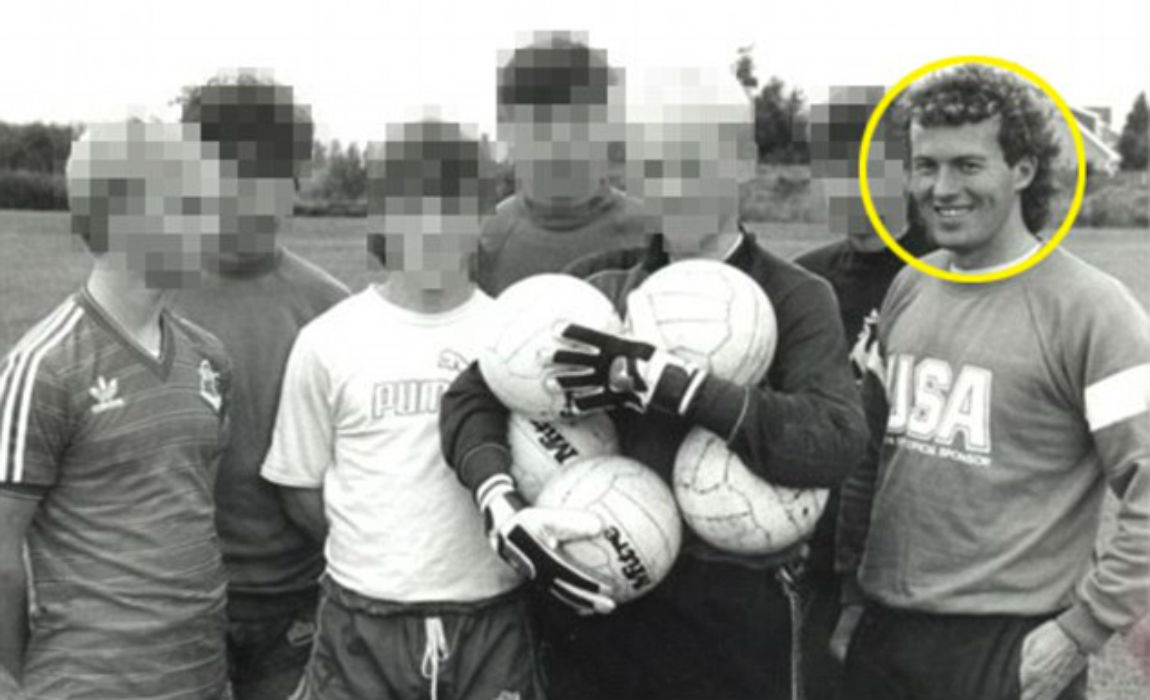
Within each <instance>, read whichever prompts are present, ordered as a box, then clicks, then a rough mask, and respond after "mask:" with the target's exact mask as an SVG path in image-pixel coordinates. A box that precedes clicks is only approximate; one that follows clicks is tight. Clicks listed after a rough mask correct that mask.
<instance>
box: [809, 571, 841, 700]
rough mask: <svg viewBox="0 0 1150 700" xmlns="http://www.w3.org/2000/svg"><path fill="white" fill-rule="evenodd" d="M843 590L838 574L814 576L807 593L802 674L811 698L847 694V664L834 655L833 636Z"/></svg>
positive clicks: (833, 698)
mask: <svg viewBox="0 0 1150 700" xmlns="http://www.w3.org/2000/svg"><path fill="white" fill-rule="evenodd" d="M841 595H842V593H841V590H840V586H839V579H838V577H837V576H834V575H833V574H831V575H826V574H823V575H819V576H812V577H810V578H809V579H808V581H807V586H806V587H805V589H804V595H803V633H802V650H803V652H802V677H803V682H802V685H803V692H804V694H805V697H806V698H807V700H836V699H837V698H840V697H843V694H842V675H843V665H842V663H840V662H839V661H838V660H837V659H835V658H834V657H833V656H831V651H830V643H831V635H832V634H833V633H834V631H835V625H836V624H838V620H839V613H840V611H841V610H842V605H841V603H840V598H841Z"/></svg>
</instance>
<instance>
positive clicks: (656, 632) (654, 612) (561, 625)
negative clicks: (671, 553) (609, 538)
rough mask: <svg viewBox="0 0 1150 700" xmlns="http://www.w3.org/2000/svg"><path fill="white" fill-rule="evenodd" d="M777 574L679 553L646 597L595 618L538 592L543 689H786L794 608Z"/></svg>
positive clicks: (748, 693) (639, 697) (584, 699)
mask: <svg viewBox="0 0 1150 700" xmlns="http://www.w3.org/2000/svg"><path fill="white" fill-rule="evenodd" d="M780 575H781V574H780V571H779V570H777V569H771V570H763V569H750V568H746V567H743V566H740V565H737V564H732V563H726V562H712V561H705V560H702V559H697V558H695V557H691V556H682V557H680V558H679V560H678V561H677V562H676V563H675V567H674V568H673V569H672V570H671V573H670V574H669V575H668V577H667V579H666V580H664V581H663V582H662V583H660V584H659V586H658V587H657V588H655V589H654V590H653V591H651V593H649V594H648V595H647V596H645V597H643V598H640V599H638V600H636V601H632V602H630V603H627V604H625V605H622V606H620V607H619V608H618V609H617V610H616V611H615V612H614V613H612V614H611V615H607V616H603V617H597V618H593V619H581V618H578V617H576V616H574V615H571V614H568V613H566V612H565V611H564V610H562V609H561V608H560V607H559V606H558V604H557V603H554V602H552V601H550V600H548V599H546V598H544V597H542V596H538V595H537V596H536V610H537V612H538V614H539V616H540V628H541V634H542V636H543V638H544V674H545V676H546V678H547V682H548V686H547V693H548V696H549V697H551V698H554V699H555V700H567V699H570V700H595V699H597V698H603V699H607V698H630V699H632V700H644V699H646V698H681V699H685V700H687V699H691V698H701V699H705V700H738V699H743V698H754V699H755V700H773V699H776V698H778V699H783V698H791V696H792V691H793V689H792V678H793V677H794V667H793V666H792V664H795V663H797V661H798V653H797V652H798V650H797V646H798V645H797V641H798V640H797V635H796V634H794V632H795V629H796V628H795V624H794V623H795V622H796V621H797V618H798V616H799V614H800V610H799V604H798V602H797V599H796V597H795V595H796V594H794V593H793V589H791V588H789V587H788V586H787V585H785V584H784V583H783V581H781V580H780Z"/></svg>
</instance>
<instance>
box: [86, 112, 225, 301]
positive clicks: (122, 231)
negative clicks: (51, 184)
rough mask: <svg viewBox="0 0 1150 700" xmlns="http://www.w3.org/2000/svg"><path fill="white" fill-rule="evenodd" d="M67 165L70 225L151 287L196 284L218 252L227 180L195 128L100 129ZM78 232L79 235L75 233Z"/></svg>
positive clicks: (133, 126) (137, 125)
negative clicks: (221, 213) (80, 229)
mask: <svg viewBox="0 0 1150 700" xmlns="http://www.w3.org/2000/svg"><path fill="white" fill-rule="evenodd" d="M94 131H95V132H96V133H95V135H94V136H93V138H92V139H91V140H89V141H87V142H86V143H85V142H81V145H78V146H77V147H75V148H74V149H73V158H72V160H71V161H70V162H69V166H68V181H69V190H70V205H71V208H72V214H73V225H74V226H77V225H80V226H82V227H83V228H84V229H85V231H86V233H87V235H88V236H89V237H90V240H91V241H92V242H93V248H94V249H95V250H101V251H103V252H104V254H105V255H106V256H108V259H109V260H110V261H111V262H113V263H114V264H118V265H120V266H121V267H122V268H124V269H127V270H129V271H131V272H133V273H136V274H142V276H143V279H144V283H145V285H146V286H147V287H149V288H153V289H173V288H187V287H194V286H195V285H196V284H198V280H199V278H200V274H201V270H202V268H203V264H204V261H205V259H206V257H207V256H209V255H213V254H215V253H216V252H217V251H218V249H219V234H220V211H221V206H222V201H223V197H222V176H221V168H220V162H219V161H218V160H216V159H215V158H214V157H212V156H211V155H210V154H209V153H207V151H210V150H211V149H209V148H207V147H205V145H204V144H202V143H201V142H200V141H199V139H198V135H197V133H195V131H196V130H195V129H194V128H189V127H177V126H171V125H165V124H146V125H145V124H142V123H134V124H123V125H113V126H111V127H107V128H105V127H97V128H95V129H94ZM78 232H79V231H78Z"/></svg>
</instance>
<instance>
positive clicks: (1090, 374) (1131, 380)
mask: <svg viewBox="0 0 1150 700" xmlns="http://www.w3.org/2000/svg"><path fill="white" fill-rule="evenodd" d="M1106 282H1109V283H1110V284H1103V285H1100V286H1099V288H1098V289H1097V290H1096V291H1095V293H1094V294H1093V295H1092V297H1091V298H1090V300H1089V301H1088V302H1087V303H1085V304H1083V305H1082V306H1080V307H1079V310H1078V311H1079V312H1078V313H1077V314H1075V315H1074V321H1075V323H1073V324H1072V325H1071V327H1070V328H1067V329H1063V330H1062V333H1061V338H1062V343H1061V346H1062V347H1063V348H1064V350H1063V362H1064V363H1065V371H1066V372H1067V375H1068V377H1069V379H1070V382H1071V384H1072V386H1073V389H1074V392H1075V395H1076V396H1077V397H1078V398H1079V401H1080V402H1081V410H1082V414H1083V416H1084V418H1085V420H1086V423H1087V425H1088V426H1089V429H1090V433H1091V436H1092V438H1093V441H1094V448H1095V450H1096V451H1097V454H1098V461H1099V464H1100V465H1101V467H1102V469H1103V470H1104V471H1105V474H1106V478H1107V480H1108V481H1109V483H1110V486H1111V490H1112V491H1113V492H1114V494H1115V495H1116V496H1117V497H1118V501H1119V506H1118V514H1117V518H1116V520H1117V526H1116V527H1115V529H1114V532H1113V534H1112V535H1110V537H1109V538H1108V539H1107V540H1106V541H1105V542H1104V543H1103V544H1102V546H1101V548H1100V551H1099V552H1098V553H1097V556H1096V557H1095V559H1094V562H1093V564H1092V566H1091V568H1090V570H1089V571H1088V573H1087V575H1086V577H1085V578H1084V579H1083V581H1082V583H1081V584H1080V586H1079V588H1078V596H1077V602H1076V603H1075V604H1074V605H1073V606H1072V607H1071V608H1070V609H1069V610H1068V611H1067V612H1066V613H1064V614H1063V615H1062V616H1061V617H1060V618H1059V622H1060V624H1061V625H1062V627H1063V628H1064V629H1065V630H1066V632H1067V634H1069V635H1070V636H1071V637H1072V638H1074V640H1075V641H1076V642H1077V643H1078V644H1079V646H1081V647H1083V648H1084V649H1086V650H1088V651H1094V650H1096V649H1098V648H1100V647H1101V646H1102V644H1103V643H1104V642H1105V641H1106V639H1107V638H1108V637H1109V636H1110V634H1111V633H1112V632H1113V631H1116V630H1125V629H1127V628H1129V627H1130V626H1131V625H1133V624H1134V623H1135V622H1137V621H1138V620H1139V619H1140V618H1141V617H1142V616H1143V615H1144V614H1145V613H1146V608H1147V600H1148V598H1150V320H1148V319H1147V317H1146V313H1145V312H1144V311H1143V310H1142V308H1141V307H1140V306H1139V305H1138V303H1137V302H1136V301H1135V300H1134V299H1133V297H1132V296H1131V295H1130V294H1129V292H1127V291H1126V289H1125V288H1123V287H1121V285H1120V284H1119V283H1118V282H1117V281H1115V280H1106Z"/></svg>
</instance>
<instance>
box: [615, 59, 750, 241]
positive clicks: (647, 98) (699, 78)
mask: <svg viewBox="0 0 1150 700" xmlns="http://www.w3.org/2000/svg"><path fill="white" fill-rule="evenodd" d="M636 77H637V79H635V80H632V81H631V84H630V85H629V86H628V102H627V110H628V114H629V115H630V120H631V121H630V124H629V125H628V127H627V191H628V193H631V194H634V195H635V196H637V197H640V198H642V199H643V201H644V204H645V205H646V208H647V210H648V211H649V212H650V213H651V214H652V215H653V217H654V219H655V226H656V228H657V230H659V231H660V232H662V233H663V234H664V236H665V239H666V244H667V246H668V247H669V248H670V249H671V250H674V251H678V252H682V253H687V254H693V253H696V252H698V251H699V250H700V249H701V246H702V243H703V241H704V240H705V239H706V238H708V237H714V236H716V235H717V234H720V233H727V232H731V231H734V230H737V226H738V219H739V187H740V185H741V184H742V183H744V182H747V181H748V180H750V179H751V178H752V177H754V173H755V155H756V151H755V142H754V117H753V112H752V107H751V102H750V100H749V98H748V97H747V95H746V93H745V92H744V91H743V90H742V88H741V87H740V86H739V84H738V81H737V80H736V79H735V77H734V75H733V74H731V73H730V72H729V71H725V70H720V69H713V70H712V69H703V68H677V69H658V70H651V71H647V72H645V73H644V74H643V75H642V76H636Z"/></svg>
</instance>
